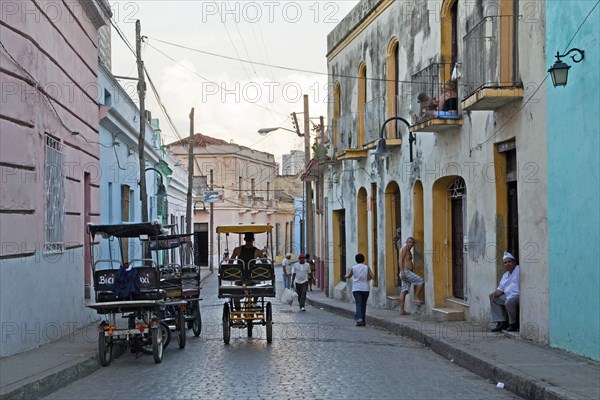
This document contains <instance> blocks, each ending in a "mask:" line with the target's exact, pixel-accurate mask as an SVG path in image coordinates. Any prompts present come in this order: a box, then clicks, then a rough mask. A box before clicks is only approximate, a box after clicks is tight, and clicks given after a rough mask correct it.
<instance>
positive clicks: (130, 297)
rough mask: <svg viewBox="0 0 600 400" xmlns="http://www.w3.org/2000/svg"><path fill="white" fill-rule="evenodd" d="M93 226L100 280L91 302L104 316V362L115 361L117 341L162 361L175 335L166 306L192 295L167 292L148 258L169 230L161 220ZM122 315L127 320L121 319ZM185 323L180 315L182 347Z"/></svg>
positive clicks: (92, 243)
mask: <svg viewBox="0 0 600 400" xmlns="http://www.w3.org/2000/svg"><path fill="white" fill-rule="evenodd" d="M87 229H88V234H89V237H90V240H89V243H90V255H91V259H90V262H91V269H92V276H93V282H94V302H93V303H89V304H87V307H89V308H92V309H95V310H96V311H97V312H98V314H101V315H103V316H104V318H103V320H102V322H101V323H100V324H99V326H98V353H99V361H100V364H101V365H102V366H107V365H109V364H110V361H111V359H112V353H113V347H114V346H115V345H117V346H121V347H125V348H129V349H130V350H131V352H132V353H136V354H152V355H153V357H154V361H155V362H156V363H160V362H161V361H162V358H163V350H164V348H165V347H166V346H167V345H168V341H169V339H170V329H169V325H168V324H167V321H165V309H166V307H176V308H177V309H182V310H183V309H185V307H187V304H188V301H186V299H178V298H168V297H167V291H166V290H165V289H164V288H163V287H161V268H160V267H159V265H158V263H157V261H156V260H154V259H153V258H144V255H147V254H152V253H151V247H152V243H155V246H156V243H160V240H161V238H163V239H164V238H165V237H167V236H166V231H165V230H164V228H163V227H162V225H160V224H159V223H149V222H145V223H121V224H113V225H96V224H88V228H87ZM97 235H99V236H100V238H97V237H96V236H97ZM100 239H105V240H100ZM132 255H138V256H140V258H132ZM104 257H106V258H104ZM118 315H120V316H121V317H122V318H123V320H124V321H123V320H117V316H118ZM181 315H184V314H183V313H181ZM185 322H186V321H185V319H184V318H182V317H179V320H178V324H177V328H176V329H177V331H178V339H179V344H180V347H181V348H183V346H185ZM182 328H183V329H182ZM182 338H183V340H182ZM182 344H183V345H182Z"/></svg>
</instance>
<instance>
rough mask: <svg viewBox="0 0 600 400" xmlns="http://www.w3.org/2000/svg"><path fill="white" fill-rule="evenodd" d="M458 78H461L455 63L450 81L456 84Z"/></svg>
mask: <svg viewBox="0 0 600 400" xmlns="http://www.w3.org/2000/svg"><path fill="white" fill-rule="evenodd" d="M460 78H462V74H461V73H460V70H459V69H458V63H456V64H454V69H452V76H451V78H450V79H451V80H453V81H454V82H456V81H457V80H459V79H460Z"/></svg>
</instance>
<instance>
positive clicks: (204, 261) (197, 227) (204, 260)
mask: <svg viewBox="0 0 600 400" xmlns="http://www.w3.org/2000/svg"><path fill="white" fill-rule="evenodd" d="M208 240H209V239H208V224H207V223H200V224H198V223H196V224H194V264H195V265H197V266H201V265H204V266H207V265H208Z"/></svg>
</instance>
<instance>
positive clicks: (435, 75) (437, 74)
mask: <svg viewBox="0 0 600 400" xmlns="http://www.w3.org/2000/svg"><path fill="white" fill-rule="evenodd" d="M451 74H452V68H451V65H450V64H439V63H438V64H431V65H429V66H427V67H426V68H424V69H422V70H421V71H419V72H417V73H416V74H414V75H413V76H412V79H411V81H412V85H411V102H412V106H411V109H412V110H414V112H415V113H414V114H413V115H412V117H411V121H410V122H411V123H412V126H411V127H410V128H409V130H410V132H445V131H448V130H453V129H455V128H456V127H458V126H461V125H462V116H461V108H460V104H459V101H458V98H459V94H458V87H457V85H456V83H455V82H452V81H451V80H450V77H451Z"/></svg>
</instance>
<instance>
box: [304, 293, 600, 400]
mask: <svg viewBox="0 0 600 400" xmlns="http://www.w3.org/2000/svg"><path fill="white" fill-rule="evenodd" d="M307 302H308V303H309V304H310V305H312V306H314V307H317V308H321V309H323V310H326V311H329V312H333V313H336V314H339V315H342V316H345V317H348V318H349V319H350V320H349V321H348V324H352V325H353V324H354V321H353V318H354V310H355V308H354V303H347V302H343V301H340V300H335V299H330V298H327V297H326V296H325V294H324V293H323V292H321V291H320V290H315V289H314V288H313V291H312V292H309V293H308V297H307ZM366 320H367V325H369V326H374V327H378V328H382V329H385V330H388V331H390V332H392V333H395V334H397V335H402V336H403V337H406V338H409V339H412V340H415V341H417V342H419V343H421V344H423V345H424V346H428V347H430V348H431V349H432V350H433V351H434V352H436V353H438V354H440V355H441V356H443V357H446V358H447V359H449V360H451V361H452V362H454V363H456V364H458V365H460V366H461V367H463V368H466V369H468V370H470V371H472V372H473V373H476V374H478V375H480V376H481V377H483V378H485V379H489V380H491V381H492V382H494V383H498V382H502V383H503V384H504V390H510V391H511V392H513V393H516V394H518V395H519V396H522V397H524V398H527V399H578V400H579V399H600V363H597V362H594V361H591V360H589V359H586V358H583V357H579V356H575V355H572V354H570V353H567V352H565V351H562V350H557V349H552V348H550V347H547V346H541V345H538V344H535V343H533V342H529V341H525V340H522V339H521V338H519V336H518V335H517V334H511V333H508V332H503V333H499V334H498V333H490V332H489V329H490V328H489V327H488V326H476V325H473V324H471V323H469V322H464V321H459V322H454V321H453V322H436V321H432V320H431V319H428V318H427V317H424V316H419V315H408V316H400V314H399V312H398V311H397V310H387V309H378V308H373V307H369V306H368V307H367V318H366ZM490 326H491V325H490ZM356 329H362V328H356ZM498 390H500V389H498Z"/></svg>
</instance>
